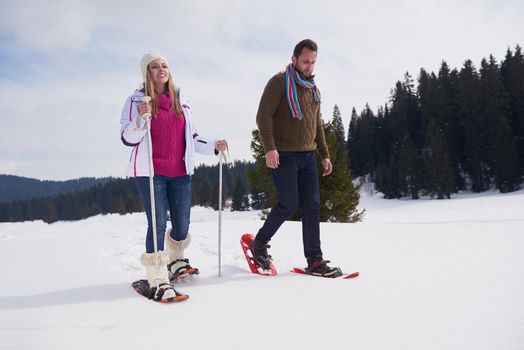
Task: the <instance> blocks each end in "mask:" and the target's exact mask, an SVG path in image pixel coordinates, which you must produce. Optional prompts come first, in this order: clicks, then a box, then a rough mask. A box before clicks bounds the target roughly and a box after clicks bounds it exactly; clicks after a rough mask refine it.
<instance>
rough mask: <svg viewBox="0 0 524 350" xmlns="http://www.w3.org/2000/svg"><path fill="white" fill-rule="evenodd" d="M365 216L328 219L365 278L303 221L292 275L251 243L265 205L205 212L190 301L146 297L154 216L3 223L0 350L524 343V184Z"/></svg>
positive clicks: (291, 233) (280, 259)
mask: <svg viewBox="0 0 524 350" xmlns="http://www.w3.org/2000/svg"><path fill="white" fill-rule="evenodd" d="M360 207H361V208H366V216H365V220H364V221H363V222H361V223H357V224H333V223H330V224H322V226H321V230H322V242H323V250H324V254H325V257H326V258H329V259H331V260H332V261H333V263H334V264H335V265H338V266H341V267H342V268H343V270H345V271H346V272H353V271H357V270H358V271H360V273H361V276H360V277H359V278H356V279H352V280H329V279H322V278H314V277H309V276H301V275H295V274H291V273H289V272H288V271H289V269H290V268H291V267H292V266H297V265H298V266H303V265H304V264H305V261H304V259H303V257H302V243H301V242H302V241H301V224H300V223H297V222H286V223H285V224H284V225H283V227H282V228H281V229H280V231H279V233H277V235H276V236H275V238H274V239H273V241H272V243H271V244H272V248H271V254H272V255H273V257H274V261H275V265H276V267H277V269H278V271H279V275H278V276H276V277H264V276H257V275H253V274H251V273H249V271H248V268H247V264H246V262H245V259H244V257H243V254H242V252H241V249H240V246H239V242H238V241H239V239H240V236H241V234H242V233H244V232H256V231H257V230H258V228H259V227H260V225H261V223H262V222H261V221H260V220H259V218H258V214H257V213H256V212H247V213H239V212H224V214H223V220H224V221H223V234H222V277H218V256H217V213H216V212H213V211H210V210H207V209H202V208H194V209H193V212H192V223H191V233H192V235H193V243H192V246H191V247H190V248H189V250H188V256H189V257H190V258H191V260H192V262H193V264H194V265H196V266H197V267H199V268H200V270H201V275H200V277H199V278H197V279H196V280H193V281H191V282H188V283H183V284H179V285H177V288H178V289H179V290H180V291H182V292H185V293H187V294H189V295H190V299H189V300H187V301H185V302H182V303H175V304H168V305H161V304H157V303H154V302H150V301H148V300H146V299H144V298H142V297H140V296H138V295H137V294H136V293H135V292H134V291H133V290H132V289H131V287H130V282H131V281H133V280H134V279H138V278H141V277H143V276H144V271H143V268H142V267H141V265H140V263H139V260H138V258H139V256H140V254H141V253H142V251H143V249H144V248H143V245H144V244H143V243H144V231H145V217H144V215H142V214H133V215H126V216H118V215H107V216H97V217H93V218H89V219H86V220H83V221H78V222H58V223H54V224H51V225H47V224H44V223H42V222H27V223H16V224H10V223H3V224H0V281H1V282H0V283H1V287H0V349H2V350H7V349H17V350H21V349H24V350H25V349H27V350H29V349H31V350H33V349H39V350H40V349H50V350H51V349H52V350H59V349H97V350H98V349H144V348H146V347H147V348H157V347H160V346H163V345H165V346H166V347H164V349H175V348H176V349H250V350H255V349H300V350H305V349H315V350H317V349H380V350H384V349H388V350H390V349H414V350H415V349H416V350H420V349H460V350H464V349H474V350H480V349H490V350H495V349H496V350H500V349H505V350H509V349H515V350H521V349H524V191H519V192H516V193H511V194H506V195H500V194H497V193H495V192H490V193H485V194H480V195H473V194H462V195H456V196H454V199H453V200H444V201H437V200H418V201H413V200H384V199H380V198H378V197H367V196H366V197H363V198H362V200H361V205H360Z"/></svg>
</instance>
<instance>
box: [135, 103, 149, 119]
mask: <svg viewBox="0 0 524 350" xmlns="http://www.w3.org/2000/svg"><path fill="white" fill-rule="evenodd" d="M138 113H139V114H140V116H141V117H143V116H144V114H146V113H149V116H151V103H149V102H147V103H146V102H141V103H140V104H139V105H138Z"/></svg>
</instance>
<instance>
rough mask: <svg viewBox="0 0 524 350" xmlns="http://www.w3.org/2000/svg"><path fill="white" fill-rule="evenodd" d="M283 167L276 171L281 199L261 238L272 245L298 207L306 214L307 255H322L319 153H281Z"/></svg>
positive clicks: (277, 189)
mask: <svg viewBox="0 0 524 350" xmlns="http://www.w3.org/2000/svg"><path fill="white" fill-rule="evenodd" d="M279 154H280V165H279V166H278V168H276V169H274V170H273V182H274V184H275V188H276V191H277V196H278V203H277V205H276V206H275V207H274V208H272V209H271V212H270V213H269V215H268V217H267V219H266V221H265V223H264V225H263V226H262V228H261V229H260V230H259V231H258V234H257V237H256V238H257V239H258V240H261V241H264V242H269V241H270V240H271V238H272V237H273V235H274V234H275V233H276V232H277V230H278V229H279V227H280V226H281V225H282V223H283V222H284V221H286V219H287V218H288V217H289V216H290V215H292V214H293V213H294V212H295V210H296V209H297V208H300V210H301V211H302V240H303V244H304V256H305V257H306V259H313V258H316V257H321V256H322V250H321V249H320V214H319V210H320V193H319V184H318V171H317V161H316V154H315V152H280V153H279Z"/></svg>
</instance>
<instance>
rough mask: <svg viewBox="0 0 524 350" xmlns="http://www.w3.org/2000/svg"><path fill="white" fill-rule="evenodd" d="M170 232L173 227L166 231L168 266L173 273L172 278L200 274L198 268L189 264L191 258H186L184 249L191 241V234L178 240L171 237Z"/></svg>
mask: <svg viewBox="0 0 524 350" xmlns="http://www.w3.org/2000/svg"><path fill="white" fill-rule="evenodd" d="M170 233H171V229H168V230H167V233H166V247H167V251H168V253H169V264H168V265H167V268H168V270H169V272H170V273H171V279H172V280H173V279H177V278H179V277H186V276H188V275H193V274H198V269H196V268H194V267H191V265H189V259H184V250H185V249H186V248H187V247H188V246H189V243H191V235H189V234H188V235H187V237H186V239H184V240H181V241H177V240H174V239H173V238H171V235H170Z"/></svg>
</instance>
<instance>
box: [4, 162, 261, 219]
mask: <svg viewBox="0 0 524 350" xmlns="http://www.w3.org/2000/svg"><path fill="white" fill-rule="evenodd" d="M253 166H254V164H253V163H252V162H245V161H235V162H233V163H232V164H230V165H224V166H223V169H222V171H223V198H224V207H231V208H232V210H248V209H250V208H251V207H255V208H259V207H260V205H259V204H257V203H256V200H250V197H251V196H250V195H249V193H250V191H251V187H250V186H249V184H248V181H247V177H246V172H247V171H248V169H250V168H252V167H253ZM80 180H81V184H80V185H79V186H83V185H84V183H86V182H87V183H90V184H91V187H90V188H87V189H82V190H74V191H70V192H67V193H61V194H59V195H48V196H44V197H38V196H37V197H34V198H30V199H17V200H12V201H10V202H7V203H0V222H18V221H31V220H43V221H44V222H47V223H52V222H55V221H59V220H80V219H85V218H87V217H90V216H93V215H98V214H110V213H119V214H127V213H133V212H141V211H143V206H142V202H141V200H140V196H139V194H138V192H137V190H136V185H135V181H134V179H132V178H129V179H118V178H105V179H103V181H99V183H98V184H96V185H92V184H93V183H96V181H95V180H93V179H91V180H92V181H87V180H86V179H80ZM35 181H38V180H35ZM75 181H76V180H68V181H67V182H68V183H74V182H75ZM45 185H46V184H45V183H40V186H45ZM192 185H193V186H192V204H193V205H201V206H206V207H213V208H215V209H217V208H218V166H217V165H215V166H207V165H200V166H198V167H197V168H196V169H195V174H194V175H193V177H192ZM36 192H37V193H40V192H41V191H40V190H39V191H36ZM44 192H45V191H44ZM21 198H24V196H22V197H21Z"/></svg>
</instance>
